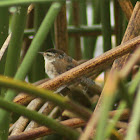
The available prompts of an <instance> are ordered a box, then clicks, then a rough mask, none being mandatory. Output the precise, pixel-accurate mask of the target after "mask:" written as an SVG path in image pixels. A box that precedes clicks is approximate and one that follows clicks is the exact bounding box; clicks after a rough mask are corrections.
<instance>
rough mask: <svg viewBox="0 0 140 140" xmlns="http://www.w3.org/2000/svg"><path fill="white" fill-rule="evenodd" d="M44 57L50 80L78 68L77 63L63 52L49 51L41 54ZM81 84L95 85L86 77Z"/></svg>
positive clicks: (81, 80)
mask: <svg viewBox="0 0 140 140" xmlns="http://www.w3.org/2000/svg"><path fill="white" fill-rule="evenodd" d="M40 53H41V54H42V55H43V56H44V60H45V72H46V74H47V75H48V76H49V78H50V79H53V78H55V77H56V76H58V75H60V74H62V73H64V72H66V71H68V70H70V69H72V68H74V67H76V66H77V65H78V63H77V61H76V60H74V59H73V58H71V57H70V56H68V55H67V54H66V53H64V52H63V51H61V50H57V49H49V50H47V51H46V52H40ZM80 82H83V83H86V84H88V85H92V84H94V82H93V81H92V80H91V79H89V78H86V77H82V78H80Z"/></svg>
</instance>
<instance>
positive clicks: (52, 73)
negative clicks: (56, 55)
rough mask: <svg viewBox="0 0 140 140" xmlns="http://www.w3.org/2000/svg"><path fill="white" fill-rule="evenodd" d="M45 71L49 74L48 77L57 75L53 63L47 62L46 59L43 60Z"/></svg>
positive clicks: (51, 77)
mask: <svg viewBox="0 0 140 140" xmlns="http://www.w3.org/2000/svg"><path fill="white" fill-rule="evenodd" d="M45 72H46V74H47V75H48V76H49V78H50V79H53V78H55V77H56V76H58V73H57V71H56V69H55V67H54V65H53V64H52V62H48V61H46V62H45Z"/></svg>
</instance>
